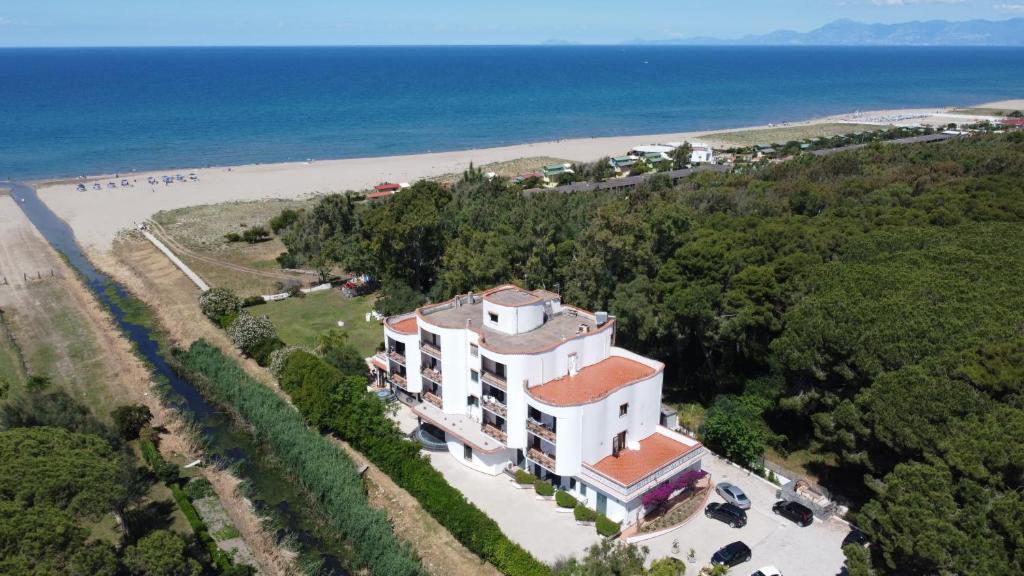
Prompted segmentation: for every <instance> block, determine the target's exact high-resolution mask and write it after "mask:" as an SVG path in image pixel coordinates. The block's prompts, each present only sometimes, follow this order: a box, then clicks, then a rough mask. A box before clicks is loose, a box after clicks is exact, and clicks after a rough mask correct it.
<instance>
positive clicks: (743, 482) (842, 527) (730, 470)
mask: <svg viewBox="0 0 1024 576" xmlns="http://www.w3.org/2000/svg"><path fill="white" fill-rule="evenodd" d="M703 466H704V469H705V470H707V471H708V472H710V473H711V475H712V480H713V481H714V482H716V483H717V482H730V483H732V484H735V485H737V486H739V487H740V488H742V489H743V491H744V492H746V494H747V496H748V497H749V498H750V501H751V508H750V510H748V511H747V525H746V526H744V527H743V528H730V527H729V526H728V525H726V524H725V523H724V522H720V521H718V520H711V519H709V518H706V517H705V516H704V514H703V511H702V512H700V513H698V515H697V516H696V517H694V518H693V519H692V520H690V522H689V523H688V524H685V525H684V526H682V527H680V528H677V529H676V530H673V531H672V532H670V533H668V534H666V535H664V536H660V537H658V538H655V539H653V540H648V541H645V542H641V543H640V544H641V545H643V546H647V547H648V548H650V550H651V553H650V558H651V559H656V558H661V557H663V556H677V557H678V558H680V559H685V558H686V554H687V552H688V551H689V549H690V548H693V549H694V550H695V551H696V553H697V563H696V566H703V565H706V564H708V563H709V562H710V560H711V555H712V554H714V553H715V551H716V550H718V549H719V548H721V547H722V546H725V545H726V544H728V543H730V542H734V541H736V540H742V541H743V542H744V543H745V544H746V545H747V546H750V549H751V551H752V552H753V559H752V560H751V561H750V562H747V563H744V564H740V565H739V566H737V567H736V568H733V569H732V570H730V571H729V573H730V574H736V575H738V576H746V575H747V574H752V573H753V572H754V571H755V570H757V569H758V568H760V567H762V566H768V565H774V566H775V567H777V568H778V569H779V570H781V571H782V573H783V574H785V576H834V575H836V574H840V572H841V570H842V567H843V559H844V556H843V551H842V549H841V547H840V545H841V544H842V541H843V538H844V537H845V536H846V534H847V533H848V532H849V531H850V528H849V526H847V525H846V524H845V523H844V522H841V521H838V520H830V521H827V522H822V521H821V520H817V519H816V520H815V521H814V523H813V524H811V525H810V526H808V527H806V528H802V527H800V526H797V525H796V524H794V523H792V522H790V521H789V520H786V519H785V518H782V517H781V516H776V515H775V514H773V513H772V504H774V503H775V502H776V501H777V499H776V497H775V491H776V490H777V487H776V486H774V485H772V484H769V483H768V482H766V481H764V480H762V479H761V478H758V477H757V476H755V475H753V474H751V473H749V472H747V471H746V470H742V469H740V468H737V467H735V466H733V465H731V464H728V463H727V462H725V461H723V460H721V459H719V458H717V457H716V456H713V455H710V454H709V455H708V456H706V457H705V458H704V461H703ZM708 501H709V502H722V501H723V500H722V499H721V498H720V497H719V496H718V495H717V494H714V493H713V494H712V495H711V498H710V499H709V500H708ZM676 539H677V540H679V549H680V552H679V554H672V541H673V540H676ZM696 566H695V567H694V568H693V572H694V573H696V572H697V569H696ZM687 573H688V574H689V573H690V570H687Z"/></svg>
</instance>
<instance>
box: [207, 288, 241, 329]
mask: <svg viewBox="0 0 1024 576" xmlns="http://www.w3.org/2000/svg"><path fill="white" fill-rule="evenodd" d="M240 308H241V302H239V300H238V296H236V295H235V293H234V292H232V291H231V290H229V289H227V288H221V287H217V288H210V289H209V290H207V291H206V292H203V293H202V294H201V295H200V296H199V309H200V310H202V311H203V314H205V315H206V317H207V318H209V319H210V320H213V321H214V322H218V321H220V319H221V318H223V317H224V316H228V315H229V314H234V313H236V312H238V310H239V309H240Z"/></svg>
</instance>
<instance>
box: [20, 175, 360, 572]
mask: <svg viewBox="0 0 1024 576" xmlns="http://www.w3.org/2000/svg"><path fill="white" fill-rule="evenodd" d="M5 186H9V187H10V188H11V196H12V197H13V198H14V200H15V202H16V203H17V204H18V206H19V207H20V208H21V210H22V211H23V212H24V213H25V215H26V216H27V217H28V219H29V220H30V221H31V222H32V224H33V225H34V226H35V227H36V229H38V230H39V232H40V233H41V234H42V235H43V237H44V238H45V239H46V240H47V242H49V243H50V245H51V246H53V248H54V249H56V250H57V251H58V252H59V253H61V254H63V255H64V257H65V258H66V259H67V261H68V263H69V264H70V265H71V266H72V267H73V268H74V269H75V270H76V271H77V272H78V273H79V274H80V275H81V277H82V279H83V280H84V282H85V284H86V286H88V288H89V290H90V291H92V293H93V295H94V296H96V298H97V299H98V300H99V301H100V303H101V304H102V305H103V306H104V307H106V308H107V309H108V310H110V313H111V315H112V316H113V318H114V321H115V322H116V323H117V325H118V327H119V328H120V329H121V330H122V331H123V333H124V334H125V336H126V337H127V338H128V339H129V340H131V342H132V344H134V346H135V347H136V349H137V350H138V352H139V354H140V355H141V356H142V357H143V358H144V359H145V360H146V361H147V362H148V363H149V364H150V366H151V367H152V369H153V371H154V373H155V374H156V375H157V376H158V377H159V378H160V379H162V380H163V381H164V382H166V384H167V386H168V387H169V389H170V394H168V398H169V400H170V402H171V404H172V405H173V407H174V408H175V409H177V410H178V411H179V412H180V413H181V414H182V416H183V417H185V418H186V419H187V420H189V421H191V422H193V423H194V424H195V426H196V427H197V428H198V430H199V433H200V438H201V441H202V444H203V446H204V448H205V452H206V454H205V456H206V458H207V460H219V461H222V462H223V463H224V464H226V465H230V466H232V467H233V468H234V469H235V470H237V473H238V475H239V476H240V477H241V478H242V479H243V480H244V481H245V482H246V483H247V484H248V486H249V488H250V490H249V491H248V492H249V496H250V498H251V499H252V501H253V503H254V505H255V506H256V508H257V511H258V512H259V513H260V515H261V516H266V517H270V518H272V526H274V527H275V530H276V534H275V535H276V537H277V538H278V539H279V541H280V540H285V539H286V540H287V541H289V542H290V543H291V545H292V547H293V548H295V549H297V551H298V552H299V554H300V561H299V563H300V566H302V567H304V568H307V569H309V570H310V571H312V572H314V573H316V574H318V575H322V576H347V575H348V573H349V572H348V571H347V570H346V565H350V563H349V562H348V559H349V558H350V557H351V556H350V555H349V554H348V553H347V552H346V550H345V545H344V543H343V542H341V541H340V540H339V539H338V538H337V537H335V536H332V535H331V534H330V533H328V531H327V530H324V529H322V528H321V527H320V522H318V519H317V515H316V513H315V512H314V510H313V508H312V506H311V503H310V502H309V500H308V499H307V498H306V497H305V495H303V494H302V493H301V492H299V491H298V489H297V488H296V487H295V483H294V482H293V480H292V479H291V478H289V477H288V476H287V474H286V473H285V472H284V470H282V469H281V467H279V466H278V465H277V464H276V463H274V462H273V460H272V458H270V457H268V455H267V454H266V453H264V452H263V450H262V449H261V448H260V446H259V445H257V444H256V442H255V441H254V440H253V438H252V436H251V435H250V434H249V433H248V432H246V431H244V430H243V429H242V428H241V427H239V426H238V425H236V423H235V422H233V421H232V419H231V418H230V417H229V416H228V414H226V413H225V412H224V411H222V410H220V408H219V407H218V406H216V405H215V404H213V403H211V402H208V401H207V400H206V398H204V397H203V395H202V393H201V392H200V391H199V390H198V389H197V388H196V387H195V386H193V385H192V384H191V383H190V382H188V381H187V380H185V379H184V378H181V377H180V376H179V375H178V374H177V373H176V372H175V371H174V369H173V368H172V367H171V366H170V364H168V362H167V361H166V360H165V358H164V357H163V355H162V352H161V347H160V344H159V342H158V341H157V340H156V338H154V336H153V334H152V332H151V330H150V328H149V327H147V326H144V325H142V324H139V323H136V322H134V321H133V320H132V318H131V315H130V314H129V312H128V311H127V310H126V309H125V307H124V305H123V303H124V302H125V301H128V300H129V299H130V298H132V296H131V295H130V294H128V292H127V291H126V290H125V289H124V288H123V287H122V286H121V285H119V284H117V283H116V282H114V281H113V279H112V278H110V277H109V276H107V275H106V274H104V273H103V272H100V271H99V270H98V269H97V268H96V267H95V266H93V265H92V262H90V261H89V259H88V258H86V256H85V254H84V253H83V252H82V250H81V247H80V246H79V245H78V242H77V241H76V240H75V236H74V233H73V232H72V230H71V228H70V226H68V225H67V223H66V222H64V221H63V220H61V219H60V218H59V217H58V216H57V215H56V214H54V213H53V212H52V211H51V210H50V209H49V207H47V206H46V204H44V203H43V202H42V200H40V199H39V196H38V195H37V194H36V191H35V189H33V188H32V187H30V186H26V185H24V184H18V183H9V184H8V183H5ZM314 567H316V568H314Z"/></svg>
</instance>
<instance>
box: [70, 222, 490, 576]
mask: <svg viewBox="0 0 1024 576" xmlns="http://www.w3.org/2000/svg"><path fill="white" fill-rule="evenodd" d="M90 257H91V258H92V259H93V261H94V262H95V263H96V264H97V265H98V266H99V267H100V268H101V269H102V270H104V271H105V272H107V273H108V274H110V275H111V276H113V277H114V278H115V279H117V280H118V282H121V283H122V284H123V285H125V286H127V287H128V288H129V289H130V290H132V292H133V293H135V294H138V295H140V297H141V298H142V299H143V300H145V301H146V302H147V303H148V304H149V305H150V306H151V307H152V308H153V309H154V310H155V311H156V314H157V315H158V317H159V318H160V321H161V323H162V324H163V326H164V328H165V329H166V330H167V331H168V334H169V335H170V337H171V338H172V340H174V341H175V342H176V343H178V345H181V346H188V345H190V344H191V343H192V342H194V341H196V340H198V339H200V338H204V339H206V340H207V341H209V342H211V343H212V344H215V345H216V346H217V347H218V348H220V349H221V350H222V351H223V352H225V353H226V354H229V355H231V356H234V357H236V358H239V360H240V362H241V364H242V366H243V367H244V368H245V370H246V371H247V372H248V373H249V374H250V375H252V376H253V377H255V378H256V379H258V380H259V381H260V382H263V383H264V384H266V385H268V386H269V387H271V389H273V390H274V391H275V392H277V393H278V394H280V395H281V396H282V398H284V399H285V400H287V396H286V395H285V394H284V393H283V392H282V391H281V390H280V389H279V388H278V387H277V384H276V383H275V382H274V381H273V378H272V377H271V376H270V373H269V372H267V370H266V369H264V368H262V367H260V366H259V365H257V364H256V363H255V362H253V361H252V360H248V359H244V358H241V357H240V356H239V353H238V352H237V350H236V349H235V348H234V346H232V344H231V342H230V340H229V339H228V338H227V336H226V335H225V334H224V332H223V331H222V330H220V329H219V328H217V327H215V326H214V325H213V324H211V323H210V322H209V320H207V319H206V318H205V317H204V316H203V315H202V313H201V312H200V311H199V306H198V297H199V294H198V292H197V290H196V288H195V285H194V284H192V283H191V282H190V281H189V280H188V279H187V278H186V277H185V276H184V275H183V274H182V273H181V272H180V271H179V270H178V269H177V268H175V267H174V265H173V264H171V263H170V261H169V260H167V258H166V257H165V256H164V255H162V254H160V253H159V252H158V251H157V250H156V249H155V248H153V247H152V245H150V244H149V243H148V242H144V241H140V240H133V239H130V238H126V239H123V240H121V241H119V242H118V243H116V244H115V247H114V252H113V254H107V255H102V254H90ZM336 441H337V442H339V443H340V444H341V445H342V446H343V447H344V448H345V450H346V452H347V453H348V454H349V456H350V457H351V458H352V459H353V460H354V461H355V462H357V463H360V464H363V463H365V464H367V465H368V466H369V469H368V471H367V479H368V485H369V487H370V497H371V503H372V504H373V505H374V506H377V507H380V508H382V509H384V510H385V512H387V514H388V517H389V518H390V519H391V522H392V524H394V526H395V532H396V533H397V534H398V535H399V536H400V537H402V538H404V539H406V540H407V541H409V542H410V544H412V546H413V548H414V549H415V550H416V553H417V554H418V555H419V556H420V558H422V560H423V563H424V566H426V567H427V569H428V570H429V571H430V572H431V573H432V574H437V575H438V576H447V575H449V574H458V575H460V576H462V575H473V574H480V575H486V576H497V575H498V574H500V573H499V572H498V571H497V570H496V569H495V568H494V567H493V566H491V565H490V564H487V563H485V562H483V561H481V560H480V558H479V557H477V556H476V555H475V554H473V553H472V552H470V551H469V550H467V549H466V548H465V547H464V546H463V545H462V544H460V543H459V542H458V541H457V540H456V539H455V537H454V536H452V535H451V533H449V532H448V531H447V530H446V529H445V528H444V527H443V526H441V524H439V523H438V522H437V520H435V519H434V518H433V517H432V516H430V514H428V513H427V512H426V511H425V510H423V508H422V507H421V506H420V505H419V502H417V501H416V499H415V498H413V497H412V496H411V495H410V494H409V493H408V492H406V491H405V490H403V489H402V488H401V487H399V486H398V485H397V484H395V483H394V482H393V481H392V480H391V478H390V477H388V476H387V474H384V473H383V472H381V471H380V470H379V469H378V468H377V467H376V466H374V465H372V464H370V463H369V462H368V461H367V459H366V458H365V457H364V456H363V455H362V454H360V453H359V452H357V451H356V450H354V449H353V448H352V447H350V446H348V445H347V444H345V443H344V442H341V441H340V440H336Z"/></svg>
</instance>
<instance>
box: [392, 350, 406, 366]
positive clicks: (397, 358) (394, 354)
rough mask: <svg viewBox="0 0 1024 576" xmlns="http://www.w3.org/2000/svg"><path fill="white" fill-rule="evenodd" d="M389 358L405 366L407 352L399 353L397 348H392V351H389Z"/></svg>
mask: <svg viewBox="0 0 1024 576" xmlns="http://www.w3.org/2000/svg"><path fill="white" fill-rule="evenodd" d="M388 358H391V359H392V360H394V361H395V362H397V363H399V364H401V365H402V366H405V354H399V353H398V352H396V351H395V350H392V351H391V352H388Z"/></svg>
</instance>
